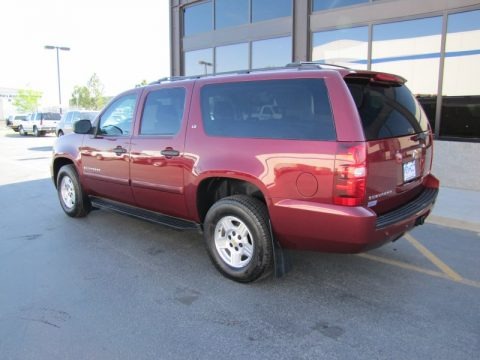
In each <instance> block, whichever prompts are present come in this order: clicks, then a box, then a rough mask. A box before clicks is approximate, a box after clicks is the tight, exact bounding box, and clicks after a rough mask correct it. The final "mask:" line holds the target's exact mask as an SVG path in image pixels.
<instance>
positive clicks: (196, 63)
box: [185, 49, 213, 76]
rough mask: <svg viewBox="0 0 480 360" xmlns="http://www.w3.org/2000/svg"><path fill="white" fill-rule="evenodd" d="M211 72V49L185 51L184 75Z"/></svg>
mask: <svg viewBox="0 0 480 360" xmlns="http://www.w3.org/2000/svg"><path fill="white" fill-rule="evenodd" d="M207 74H213V49H202V50H195V51H187V52H186V53H185V75H186V76H192V75H207Z"/></svg>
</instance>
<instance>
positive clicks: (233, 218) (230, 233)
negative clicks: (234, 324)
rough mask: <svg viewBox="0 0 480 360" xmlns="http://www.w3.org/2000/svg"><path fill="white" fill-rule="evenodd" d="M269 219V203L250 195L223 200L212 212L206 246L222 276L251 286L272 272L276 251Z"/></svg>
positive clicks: (205, 224)
mask: <svg viewBox="0 0 480 360" xmlns="http://www.w3.org/2000/svg"><path fill="white" fill-rule="evenodd" d="M268 219H269V217H268V211H267V208H266V206H265V204H263V203H262V202H261V201H259V200H257V199H255V198H252V197H249V196H246V195H234V196H230V197H226V198H223V199H221V200H219V201H217V202H216V203H215V204H213V206H212V207H211V208H210V210H208V212H207V215H206V217H205V221H204V239H205V245H206V247H207V251H208V254H209V256H210V259H211V260H212V262H213V264H214V265H215V267H216V268H217V269H218V270H219V271H220V273H221V274H222V275H224V276H225V277H227V278H229V279H232V280H235V281H238V282H242V283H247V282H252V281H255V280H257V279H258V278H260V277H264V276H267V275H268V274H269V273H270V272H271V270H272V264H273V249H272V240H271V234H270V227H269V225H268ZM244 227H245V228H244ZM237 230H238V231H237Z"/></svg>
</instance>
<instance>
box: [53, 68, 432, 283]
mask: <svg viewBox="0 0 480 360" xmlns="http://www.w3.org/2000/svg"><path fill="white" fill-rule="evenodd" d="M264 106H272V107H273V106H275V107H278V109H281V111H275V116H270V117H267V116H261V117H260V116H258V113H259V109H261V108H262V107H264ZM264 109H265V108H264ZM74 131H75V134H74V135H72V136H67V137H60V138H58V139H57V141H56V143H55V145H54V154H53V160H52V166H51V169H52V179H53V182H54V184H55V186H56V188H57V192H58V197H59V200H60V204H61V206H62V208H63V210H64V211H65V213H66V214H67V215H69V216H72V217H82V216H85V215H87V214H88V212H89V211H90V209H91V208H92V206H93V207H96V208H105V209H109V210H114V211H118V212H120V213H124V214H130V215H132V216H137V217H139V218H142V219H145V220H149V221H154V222H158V223H162V224H166V225H170V226H172V227H175V228H179V229H200V230H201V231H203V236H204V241H205V244H206V248H207V251H208V254H209V256H210V258H211V260H212V262H213V264H214V265H215V266H216V268H217V269H218V270H219V271H220V272H221V273H222V274H223V275H224V276H226V277H228V278H230V279H233V280H236V281H239V282H250V281H253V280H256V279H258V278H260V277H262V276H265V275H267V274H268V273H270V271H271V269H272V267H273V265H274V261H278V259H280V258H281V255H282V251H281V250H280V249H281V248H293V249H303V250H317V251H325V252H340V253H355V252H361V251H365V250H368V249H371V248H374V247H377V246H380V245H382V244H384V243H385V242H389V241H394V240H397V239H398V238H399V237H401V236H402V235H403V234H404V233H405V232H406V231H409V230H411V229H412V228H413V227H414V226H416V225H421V224H423V222H424V221H425V218H426V217H427V216H428V215H429V213H430V212H431V210H432V207H433V205H434V202H435V199H436V197H437V194H438V188H439V181H438V180H437V179H436V178H435V177H434V176H433V175H432V174H431V165H432V156H433V137H432V133H431V130H430V127H429V124H428V120H427V118H426V116H425V114H424V112H423V110H422V108H421V106H420V105H419V104H418V102H417V100H416V99H415V97H414V96H413V95H412V94H411V92H410V91H409V90H408V89H407V87H406V86H405V79H403V78H402V77H400V76H396V75H391V74H386V73H379V72H372V71H354V70H350V69H345V68H336V67H331V66H323V67H322V66H319V65H312V64H293V65H291V66H289V67H286V68H283V69H277V70H269V71H251V72H250V73H248V74H246V73H242V74H225V75H217V76H206V77H200V78H185V79H183V80H177V79H171V80H168V79H167V80H164V81H158V82H157V83H155V84H153V85H149V86H146V87H142V88H136V89H132V90H129V91H127V92H124V93H122V94H120V95H118V96H117V97H116V98H114V99H113V100H112V101H111V102H110V103H109V105H108V106H107V107H106V108H105V109H104V110H103V111H102V112H101V113H100V115H99V116H98V117H97V119H96V121H95V123H94V125H93V126H92V124H91V123H90V121H88V120H85V121H84V120H81V121H78V122H77V123H75V125H74ZM274 259H275V260H274ZM277 265H278V263H277Z"/></svg>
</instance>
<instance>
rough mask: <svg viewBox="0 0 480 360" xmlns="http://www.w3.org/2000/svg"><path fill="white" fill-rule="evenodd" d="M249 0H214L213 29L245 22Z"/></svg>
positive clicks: (246, 20) (247, 20)
mask: <svg viewBox="0 0 480 360" xmlns="http://www.w3.org/2000/svg"><path fill="white" fill-rule="evenodd" d="M248 2H249V0H216V1H215V29H222V28H226V27H230V26H237V25H242V24H246V23H248V22H249V19H248Z"/></svg>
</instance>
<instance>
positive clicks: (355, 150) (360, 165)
mask: <svg viewBox="0 0 480 360" xmlns="http://www.w3.org/2000/svg"><path fill="white" fill-rule="evenodd" d="M366 154H367V150H366V145H365V144H364V143H360V144H358V143H345V144H339V145H338V150H337V155H336V157H335V174H334V183H333V186H334V189H333V203H334V204H336V205H344V206H358V205H361V204H363V202H364V200H365V192H366V182H367V162H366Z"/></svg>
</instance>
